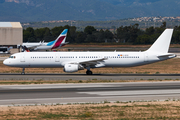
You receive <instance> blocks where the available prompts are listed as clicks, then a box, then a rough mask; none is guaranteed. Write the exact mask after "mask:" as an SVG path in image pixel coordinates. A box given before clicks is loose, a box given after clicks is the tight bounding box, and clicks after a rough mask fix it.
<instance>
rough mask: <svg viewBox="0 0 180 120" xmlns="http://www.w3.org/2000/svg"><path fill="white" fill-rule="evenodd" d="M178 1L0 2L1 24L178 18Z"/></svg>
mask: <svg viewBox="0 0 180 120" xmlns="http://www.w3.org/2000/svg"><path fill="white" fill-rule="evenodd" d="M179 6H180V1H178V0H128V1H126V0H91V1H89V0H76V1H74V0H68V1H64V0H51V1H49V0H0V21H20V22H33V21H49V20H84V21H105V20H117V19H124V18H134V17H145V16H146V17H150V16H179V12H178V11H179V10H180V7H179Z"/></svg>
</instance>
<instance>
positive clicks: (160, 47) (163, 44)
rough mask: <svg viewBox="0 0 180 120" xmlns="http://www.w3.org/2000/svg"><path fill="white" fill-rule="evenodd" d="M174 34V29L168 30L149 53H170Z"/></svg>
mask: <svg viewBox="0 0 180 120" xmlns="http://www.w3.org/2000/svg"><path fill="white" fill-rule="evenodd" d="M172 34H173V29H166V30H165V31H164V32H163V33H162V34H161V36H160V37H159V38H158V39H157V40H156V41H155V42H154V44H153V45H152V46H151V47H150V48H149V49H148V50H147V51H148V52H157V53H168V50H169V45H170V42H171V38H172Z"/></svg>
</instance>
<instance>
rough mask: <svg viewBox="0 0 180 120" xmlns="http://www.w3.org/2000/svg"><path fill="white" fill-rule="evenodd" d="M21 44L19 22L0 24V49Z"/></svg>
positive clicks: (21, 34) (21, 31)
mask: <svg viewBox="0 0 180 120" xmlns="http://www.w3.org/2000/svg"><path fill="white" fill-rule="evenodd" d="M22 43H23V28H22V26H21V24H20V22H0V47H1V46H13V47H17V45H18V44H22Z"/></svg>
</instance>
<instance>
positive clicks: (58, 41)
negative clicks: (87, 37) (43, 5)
mask: <svg viewBox="0 0 180 120" xmlns="http://www.w3.org/2000/svg"><path fill="white" fill-rule="evenodd" d="M67 32H68V29H65V30H64V31H63V32H62V33H61V34H60V35H59V36H58V38H57V39H56V40H55V42H54V44H53V47H52V48H51V49H54V48H57V47H59V46H60V45H61V43H64V42H65V40H66V36H67Z"/></svg>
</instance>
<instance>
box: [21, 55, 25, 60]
mask: <svg viewBox="0 0 180 120" xmlns="http://www.w3.org/2000/svg"><path fill="white" fill-rule="evenodd" d="M21 62H25V54H24V53H22V54H21Z"/></svg>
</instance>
